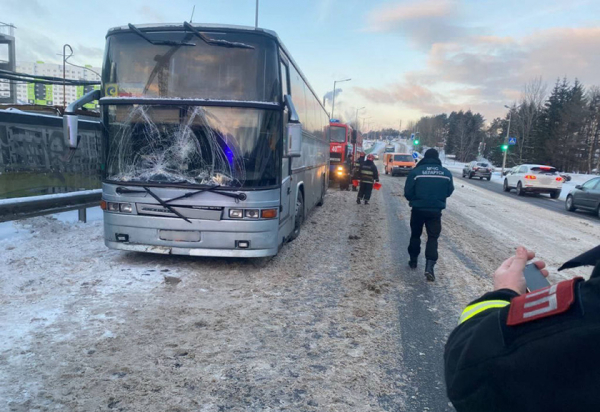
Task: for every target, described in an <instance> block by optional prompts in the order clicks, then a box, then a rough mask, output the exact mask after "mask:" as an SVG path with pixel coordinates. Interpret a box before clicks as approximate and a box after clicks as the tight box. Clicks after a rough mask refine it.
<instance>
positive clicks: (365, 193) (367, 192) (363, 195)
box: [357, 181, 373, 200]
mask: <svg viewBox="0 0 600 412" xmlns="http://www.w3.org/2000/svg"><path fill="white" fill-rule="evenodd" d="M372 192H373V183H367V182H362V181H361V182H360V189H358V198H357V199H358V200H362V199H365V200H369V199H371V193H372Z"/></svg>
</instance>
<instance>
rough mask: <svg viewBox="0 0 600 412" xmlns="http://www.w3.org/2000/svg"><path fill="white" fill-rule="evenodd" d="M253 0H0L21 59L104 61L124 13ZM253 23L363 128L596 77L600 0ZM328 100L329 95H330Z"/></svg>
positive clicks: (479, 3) (308, 9)
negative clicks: (535, 86) (536, 83)
mask: <svg viewBox="0 0 600 412" xmlns="http://www.w3.org/2000/svg"><path fill="white" fill-rule="evenodd" d="M255 5H256V1H255V0H170V1H158V0H127V1H124V0H119V1H115V0H103V1H98V0H88V1H85V2H82V1H73V0H59V1H47V0H0V16H1V18H0V21H2V22H5V23H13V24H14V25H15V26H16V27H17V29H16V31H15V36H16V39H17V64H18V63H19V62H31V61H37V60H42V61H45V62H57V63H58V62H60V60H61V57H60V56H58V55H57V54H59V53H61V51H62V45H63V44H64V43H69V44H70V45H71V46H72V47H73V49H74V51H75V55H74V57H73V58H72V61H73V62H75V63H78V64H92V65H94V66H101V64H102V54H103V48H104V41H105V35H106V32H107V30H108V29H109V28H111V27H114V26H122V25H126V24H127V23H133V24H143V23H174V22H177V23H181V22H183V21H184V20H185V21H189V20H190V17H191V14H192V9H193V7H194V6H195V12H194V16H193V22H194V23H220V24H239V25H247V26H253V25H254V17H255ZM259 27H263V28H268V29H271V30H274V31H276V32H277V33H278V35H279V37H280V38H281V39H282V41H283V42H284V44H285V45H286V47H287V48H288V50H289V51H290V52H291V54H292V56H293V57H294V60H295V61H296V62H297V63H298V65H299V66H300V69H301V70H302V71H303V72H304V74H305V76H306V77H307V79H308V81H309V83H310V84H311V85H312V87H313V89H315V91H316V92H317V93H318V94H320V95H321V96H329V97H330V96H331V95H332V93H331V92H332V90H333V82H334V80H341V79H346V78H351V79H352V80H350V81H348V82H344V83H340V84H338V87H337V88H336V90H337V94H336V101H335V113H334V117H336V118H341V119H343V120H346V121H350V120H353V119H354V118H355V116H356V109H359V108H362V107H364V109H361V110H360V111H359V118H360V119H361V124H362V125H363V129H365V130H370V129H379V128H382V127H393V128H398V127H399V125H400V124H401V122H402V127H403V128H406V127H407V125H408V123H409V122H410V121H414V120H418V119H419V118H420V117H421V116H425V115H435V114H439V113H443V112H446V113H449V112H450V111H452V110H461V109H462V110H469V109H470V110H473V111H478V112H480V113H482V114H483V116H484V117H485V119H486V120H487V121H491V120H492V119H493V118H495V117H497V116H503V115H504V114H505V109H504V105H506V104H508V105H511V104H513V103H515V102H518V100H519V98H520V95H521V91H522V88H523V86H524V85H525V84H526V83H527V82H529V81H532V80H533V79H535V78H538V77H541V78H542V80H543V81H544V82H545V83H547V84H548V88H549V89H550V88H551V87H552V85H553V84H554V82H555V81H556V79H557V78H562V77H565V76H566V77H567V78H568V79H569V80H571V81H573V80H574V79H575V78H578V79H579V80H580V81H581V82H582V83H583V84H584V85H585V86H587V87H590V86H593V85H597V86H600V0H568V1H567V0H503V1H497V0H390V1H381V0H370V1H364V0H295V1H293V0H260V3H259ZM326 109H327V110H328V111H331V100H330V99H328V100H326Z"/></svg>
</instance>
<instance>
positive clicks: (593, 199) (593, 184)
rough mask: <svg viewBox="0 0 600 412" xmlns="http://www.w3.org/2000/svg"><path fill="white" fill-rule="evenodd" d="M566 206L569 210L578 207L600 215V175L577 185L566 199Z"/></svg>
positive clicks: (571, 210)
mask: <svg viewBox="0 0 600 412" xmlns="http://www.w3.org/2000/svg"><path fill="white" fill-rule="evenodd" d="M565 208H566V209H567V210H568V211H569V212H573V211H575V210H576V209H581V210H587V211H590V212H594V213H595V214H596V215H597V216H598V217H600V177H595V178H593V179H590V180H588V181H587V182H585V183H584V184H582V185H577V186H575V189H573V190H571V191H570V192H569V195H568V196H567V200H565Z"/></svg>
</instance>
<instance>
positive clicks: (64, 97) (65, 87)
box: [63, 44, 73, 110]
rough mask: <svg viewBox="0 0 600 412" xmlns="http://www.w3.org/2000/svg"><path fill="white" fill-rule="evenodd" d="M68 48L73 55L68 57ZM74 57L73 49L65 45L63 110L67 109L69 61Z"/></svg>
mask: <svg viewBox="0 0 600 412" xmlns="http://www.w3.org/2000/svg"><path fill="white" fill-rule="evenodd" d="M67 47H68V48H69V50H70V51H71V54H70V55H69V56H67ZM72 55H73V48H72V47H71V46H70V45H68V44H65V45H64V46H63V110H65V109H66V108H67V81H66V80H67V59H68V58H69V57H71V56H72Z"/></svg>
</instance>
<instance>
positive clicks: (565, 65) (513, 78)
mask: <svg viewBox="0 0 600 412" xmlns="http://www.w3.org/2000/svg"><path fill="white" fill-rule="evenodd" d="M598 44H600V27H587V28H553V29H547V30H540V31H537V32H534V33H533V34H530V35H528V36H524V37H522V38H519V39H517V38H511V37H495V36H470V37H468V38H466V39H462V40H461V41H460V42H458V41H454V42H445V43H435V44H433V45H432V47H431V48H430V50H429V55H428V62H427V65H426V67H425V68H424V69H423V70H419V71H413V72H410V73H407V74H406V75H405V76H404V78H403V79H402V81H400V82H398V83H396V84H391V85H387V86H385V87H383V88H379V89H373V88H371V89H362V88H356V89H355V90H356V91H357V92H358V93H359V94H360V95H361V96H363V97H364V98H366V99H368V100H369V101H371V102H373V103H381V104H394V105H399V106H403V107H405V108H410V109H415V110H419V111H421V112H422V113H424V114H436V113H440V112H448V111H451V110H453V109H454V108H460V107H462V108H472V109H473V110H486V111H487V112H483V113H484V114H485V115H486V117H487V118H491V116H497V115H500V114H501V113H503V111H504V110H503V106H504V104H507V103H510V102H511V101H514V100H517V99H518V97H519V95H520V91H521V89H522V86H523V85H524V84H525V83H527V82H528V81H530V80H532V79H533V78H535V77H538V76H542V78H543V79H545V80H546V81H549V82H551V83H552V82H554V81H555V80H556V79H557V78H559V77H563V76H568V77H569V78H570V79H571V80H573V79H574V78H575V77H577V78H578V79H579V80H580V81H582V83H583V84H584V85H586V86H592V85H598V84H600V74H599V72H598V67H600V54H599V53H597V52H596V50H597V47H598Z"/></svg>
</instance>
